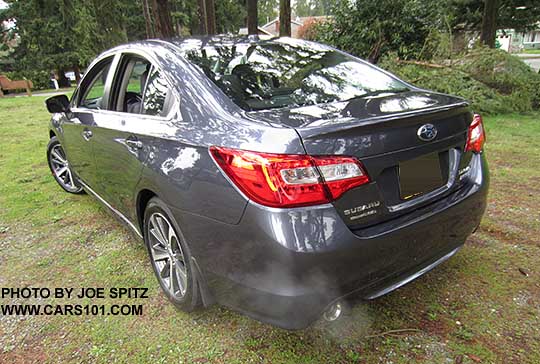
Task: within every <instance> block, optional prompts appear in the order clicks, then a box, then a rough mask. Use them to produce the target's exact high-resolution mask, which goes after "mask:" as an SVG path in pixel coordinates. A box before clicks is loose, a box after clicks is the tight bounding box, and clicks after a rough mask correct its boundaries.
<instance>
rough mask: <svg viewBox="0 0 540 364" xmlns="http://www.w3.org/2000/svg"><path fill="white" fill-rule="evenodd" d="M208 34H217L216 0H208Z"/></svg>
mask: <svg viewBox="0 0 540 364" xmlns="http://www.w3.org/2000/svg"><path fill="white" fill-rule="evenodd" d="M206 34H208V35H213V34H216V6H215V4H214V0H206Z"/></svg>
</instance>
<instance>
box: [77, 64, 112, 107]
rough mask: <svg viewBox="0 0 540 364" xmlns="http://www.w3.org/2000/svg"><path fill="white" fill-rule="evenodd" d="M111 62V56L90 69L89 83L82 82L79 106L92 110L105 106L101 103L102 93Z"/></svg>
mask: <svg viewBox="0 0 540 364" xmlns="http://www.w3.org/2000/svg"><path fill="white" fill-rule="evenodd" d="M111 63H112V57H111V58H109V59H107V60H105V61H103V62H102V63H101V64H98V65H96V67H95V68H94V69H93V70H92V71H91V72H92V74H93V77H91V78H90V82H89V83H87V84H86V85H85V84H83V86H82V97H81V101H80V102H79V106H80V107H86V108H88V109H94V110H99V109H103V108H105V105H103V94H104V92H105V83H106V81H107V75H108V74H109V69H110V67H111ZM94 72H95V73H94ZM92 74H91V75H92ZM85 81H86V80H85Z"/></svg>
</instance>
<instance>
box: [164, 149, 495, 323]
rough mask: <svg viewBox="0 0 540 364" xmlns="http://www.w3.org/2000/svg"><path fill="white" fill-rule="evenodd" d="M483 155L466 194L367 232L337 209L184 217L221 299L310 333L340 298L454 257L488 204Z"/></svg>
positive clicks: (371, 294)
mask: <svg viewBox="0 0 540 364" xmlns="http://www.w3.org/2000/svg"><path fill="white" fill-rule="evenodd" d="M475 158H476V159H475V160H474V161H473V163H475V165H474V166H473V168H471V172H469V176H468V177H466V178H468V182H467V183H466V184H465V185H464V187H462V188H461V189H459V190H458V191H456V192H454V193H452V194H451V195H449V196H446V197H445V198H443V199H441V200H439V201H437V202H435V203H433V204H430V205H429V206H426V207H423V208H420V209H418V210H415V211H414V212H412V213H410V214H407V215H404V216H402V217H400V218H398V219H395V220H392V221H389V222H386V223H381V224H378V225H376V226H374V227H371V228H367V229H361V230H359V231H351V229H350V228H348V227H347V226H346V225H345V223H344V222H343V220H342V219H341V217H340V216H339V215H338V213H337V211H336V209H335V208H334V207H333V206H332V205H324V206H318V207H316V208H299V209H287V210H285V209H270V208H264V207H261V206H258V205H254V204H251V203H250V204H248V206H247V208H246V211H245V213H244V216H243V218H242V220H241V221H240V223H239V224H238V225H228V224H223V223H220V222H217V221H214V220H208V219H204V218H201V217H197V216H193V215H187V214H183V213H182V212H181V211H175V212H174V213H175V215H176V218H177V219H178V220H179V223H180V224H181V226H182V227H183V229H185V230H186V231H185V235H186V238H187V239H188V241H189V242H190V245H191V246H192V251H193V254H194V256H195V257H197V261H198V264H199V267H200V269H201V273H202V275H203V276H204V281H205V285H206V286H207V289H208V291H209V292H210V293H211V295H212V296H213V297H214V299H215V300H216V301H217V302H219V303H221V304H224V305H226V306H229V307H231V308H233V309H235V310H237V311H241V312H243V313H245V314H247V315H249V316H251V317H254V318H256V319H258V320H261V321H264V322H268V323H271V324H274V325H277V326H280V327H284V328H287V329H300V328H303V327H306V326H308V325H309V324H311V323H312V322H313V321H315V320H316V319H318V318H319V317H320V315H321V313H322V312H323V311H324V310H325V309H326V308H327V307H328V306H329V305H330V304H331V303H332V302H333V301H335V300H337V299H339V298H342V297H344V296H347V295H350V294H352V293H355V294H359V295H361V296H362V297H365V298H366V299H371V298H376V297H378V296H380V295H383V294H386V293H388V292H390V291H392V290H393V289H396V288H398V287H399V286H401V285H403V284H405V283H407V282H409V281H411V280H412V279H414V278H416V277H418V276H419V275H421V274H423V273H425V272H427V271H428V270H430V269H432V268H434V267H435V266H437V265H438V264H440V263H442V262H443V261H444V260H446V259H448V258H449V257H450V256H451V255H453V254H454V253H455V252H456V251H457V250H458V249H459V247H461V245H463V243H464V242H465V239H466V238H467V236H469V235H470V234H471V233H472V232H473V231H474V229H476V227H477V226H478V225H479V223H480V219H481V217H482V215H483V213H484V210H485V207H486V197H487V190H488V184H489V177H488V170H487V164H486V162H485V159H484V156H483V155H477V156H475Z"/></svg>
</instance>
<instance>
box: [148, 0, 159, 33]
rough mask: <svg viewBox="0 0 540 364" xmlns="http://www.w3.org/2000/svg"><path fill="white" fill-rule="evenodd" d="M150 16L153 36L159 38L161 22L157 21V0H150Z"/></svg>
mask: <svg viewBox="0 0 540 364" xmlns="http://www.w3.org/2000/svg"><path fill="white" fill-rule="evenodd" d="M150 16H151V18H152V20H153V23H154V36H155V37H157V38H160V37H161V22H160V21H159V13H158V3H157V0H152V11H151V12H150Z"/></svg>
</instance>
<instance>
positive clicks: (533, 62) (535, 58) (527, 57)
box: [516, 53, 540, 72]
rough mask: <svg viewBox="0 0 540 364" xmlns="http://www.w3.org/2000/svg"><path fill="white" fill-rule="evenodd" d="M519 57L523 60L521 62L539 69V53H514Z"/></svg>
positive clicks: (536, 69)
mask: <svg viewBox="0 0 540 364" xmlns="http://www.w3.org/2000/svg"><path fill="white" fill-rule="evenodd" d="M516 56H518V57H519V58H521V59H522V60H523V62H525V63H527V64H528V65H529V66H531V68H532V69H533V70H535V71H536V72H538V70H540V54H527V53H520V54H516Z"/></svg>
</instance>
